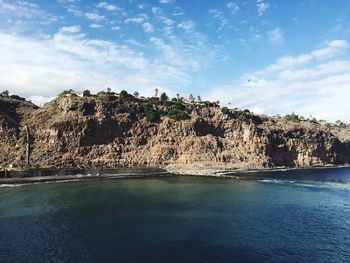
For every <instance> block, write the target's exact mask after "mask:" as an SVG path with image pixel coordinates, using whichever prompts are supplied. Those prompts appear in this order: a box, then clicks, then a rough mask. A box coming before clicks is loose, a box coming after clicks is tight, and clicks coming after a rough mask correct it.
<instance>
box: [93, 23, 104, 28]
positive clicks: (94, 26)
mask: <svg viewBox="0 0 350 263" xmlns="http://www.w3.org/2000/svg"><path fill="white" fill-rule="evenodd" d="M90 28H93V29H100V28H103V25H100V24H96V23H93V24H91V25H90Z"/></svg>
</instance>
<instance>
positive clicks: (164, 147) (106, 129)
mask: <svg viewBox="0 0 350 263" xmlns="http://www.w3.org/2000/svg"><path fill="white" fill-rule="evenodd" d="M7 103H8V102H7ZM12 106H13V105H12ZM162 107H163V108H162V110H166V109H165V108H164V106H162ZM4 108H6V105H5V102H4V101H1V100H0V109H4ZM14 108H15V110H12V112H10V113H9V112H8V111H6V112H5V110H2V111H1V112H0V135H1V138H0V146H1V147H2V149H6V150H5V151H2V152H1V153H0V165H1V166H2V167H7V166H9V165H13V166H14V167H18V168H20V167H24V166H25V154H26V151H25V140H24V138H23V136H22V137H21V132H22V130H23V125H24V124H23V123H26V125H28V127H29V129H30V135H31V145H30V149H31V151H30V164H31V166H32V167H56V168H58V167H94V166H105V167H115V166H152V167H154V166H156V167H170V168H175V169H176V168H181V169H185V168H186V167H188V168H192V167H197V168H207V167H210V168H220V169H235V168H238V169H254V168H267V167H280V166H288V167H295V166H315V165H326V164H344V163H349V162H350V143H349V141H346V140H342V141H340V140H339V138H338V137H336V136H335V135H334V134H332V133H331V132H330V131H329V130H328V129H327V128H326V127H324V126H321V125H318V124H314V123H310V122H301V123H295V122H291V121H286V120H284V119H273V118H269V117H266V116H265V117H264V116H256V115H254V116H251V118H248V119H243V120H242V119H239V118H237V116H235V115H234V114H231V115H224V114H222V113H221V111H220V109H219V108H217V107H204V106H202V107H198V106H197V107H194V106H191V105H189V106H188V107H187V108H186V111H187V112H188V114H189V116H190V118H189V119H187V120H181V121H175V120H173V119H170V118H168V117H166V116H163V117H161V120H160V121H159V122H156V123H151V122H148V121H147V120H146V118H144V116H143V107H142V104H141V102H139V101H123V102H120V101H118V100H115V101H108V102H102V101H100V100H95V99H92V98H75V97H64V98H59V99H57V100H55V101H53V102H50V103H48V104H46V105H45V106H44V107H43V108H40V109H38V108H36V107H35V106H33V105H32V106H29V104H26V105H24V104H23V103H22V104H21V103H19V104H17V105H16V106H14ZM21 112H22V113H23V112H25V114H24V113H23V114H21ZM16 114H17V115H16ZM11 116H14V117H13V120H11V118H12V117H11Z"/></svg>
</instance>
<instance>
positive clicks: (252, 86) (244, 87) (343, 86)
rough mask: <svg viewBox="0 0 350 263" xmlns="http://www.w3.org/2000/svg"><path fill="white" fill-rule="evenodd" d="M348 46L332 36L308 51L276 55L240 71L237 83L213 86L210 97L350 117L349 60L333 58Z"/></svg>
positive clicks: (260, 108) (263, 109)
mask: <svg viewBox="0 0 350 263" xmlns="http://www.w3.org/2000/svg"><path fill="white" fill-rule="evenodd" d="M347 47H348V42H347V41H345V40H334V41H330V42H329V43H327V44H325V46H324V47H323V48H321V49H316V50H313V51H311V52H310V53H308V54H301V55H299V56H295V57H292V56H286V57H282V58H279V59H278V60H277V61H276V62H275V63H273V64H272V65H269V66H267V67H266V68H264V69H261V70H259V71H256V72H253V73H251V74H245V75H243V76H242V77H241V81H240V82H237V83H236V84H233V85H226V86H221V87H217V88H214V89H213V90H212V92H211V95H210V98H211V99H215V100H216V99H219V100H220V101H222V102H223V103H224V104H227V103H229V102H230V103H232V106H233V107H241V108H250V109H253V110H255V111H257V112H258V113H268V114H278V113H279V114H287V113H290V112H292V111H295V112H297V113H298V114H302V115H304V116H307V117H308V116H310V115H312V116H314V117H317V118H322V119H328V120H332V121H334V120H336V119H342V120H346V121H350V119H349V116H348V112H350V104H349V103H347V102H346V100H347V98H349V96H350V89H349V88H348V83H349V82H350V73H349V72H350V61H349V60H340V59H333V57H334V56H337V55H339V54H341V52H343V51H345V50H346V48H347ZM321 50H322V51H321ZM320 56H321V57H322V60H320V59H319V58H320ZM230 94H232V95H230ZM277 102H278V103H277Z"/></svg>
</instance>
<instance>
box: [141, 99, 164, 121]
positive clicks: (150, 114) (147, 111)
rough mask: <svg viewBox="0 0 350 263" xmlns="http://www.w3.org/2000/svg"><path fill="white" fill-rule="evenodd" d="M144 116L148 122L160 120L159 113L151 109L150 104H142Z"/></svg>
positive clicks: (151, 105)
mask: <svg viewBox="0 0 350 263" xmlns="http://www.w3.org/2000/svg"><path fill="white" fill-rule="evenodd" d="M142 106H143V110H144V115H145V117H146V119H147V120H148V121H150V122H155V121H158V120H159V119H160V112H159V111H158V110H156V109H154V108H153V104H152V103H144V104H143V105H142Z"/></svg>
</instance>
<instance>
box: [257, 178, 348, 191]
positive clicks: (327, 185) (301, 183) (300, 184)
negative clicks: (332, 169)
mask: <svg viewBox="0 0 350 263" xmlns="http://www.w3.org/2000/svg"><path fill="white" fill-rule="evenodd" d="M258 181H259V182H262V183H269V184H279V185H290V186H295V187H304V188H317V189H332V188H336V189H342V190H350V184H349V183H334V182H314V181H313V182H309V181H292V180H281V179H262V180H258Z"/></svg>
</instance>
